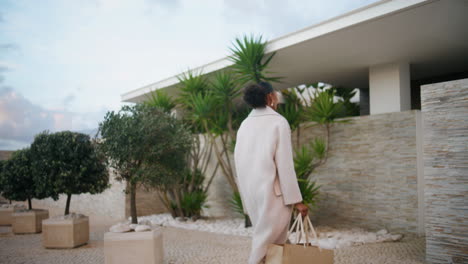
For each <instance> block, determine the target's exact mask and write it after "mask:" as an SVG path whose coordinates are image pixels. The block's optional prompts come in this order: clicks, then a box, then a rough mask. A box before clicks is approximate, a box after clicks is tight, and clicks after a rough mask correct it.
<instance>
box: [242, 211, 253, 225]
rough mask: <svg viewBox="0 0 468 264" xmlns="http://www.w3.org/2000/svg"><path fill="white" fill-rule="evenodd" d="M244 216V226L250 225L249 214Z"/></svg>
mask: <svg viewBox="0 0 468 264" xmlns="http://www.w3.org/2000/svg"><path fill="white" fill-rule="evenodd" d="M244 218H245V227H251V226H252V222H251V221H250V217H249V215H246V214H245V215H244Z"/></svg>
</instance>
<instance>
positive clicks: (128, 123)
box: [99, 105, 191, 264]
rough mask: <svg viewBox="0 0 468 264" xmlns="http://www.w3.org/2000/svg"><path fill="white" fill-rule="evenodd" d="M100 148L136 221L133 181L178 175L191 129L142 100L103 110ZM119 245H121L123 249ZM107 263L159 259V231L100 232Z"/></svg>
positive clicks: (155, 182) (173, 179) (165, 180)
mask: <svg viewBox="0 0 468 264" xmlns="http://www.w3.org/2000/svg"><path fill="white" fill-rule="evenodd" d="M99 132H100V134H101V136H102V140H101V142H100V144H99V146H100V149H101V150H102V152H103V153H105V154H106V156H107V158H108V159H107V160H108V162H109V163H110V166H111V167H112V168H114V169H115V170H116V171H117V172H118V175H119V176H118V178H117V179H118V180H121V181H126V183H127V191H129V192H130V197H131V203H130V206H131V222H132V223H133V224H137V223H138V219H137V208H136V188H137V185H143V186H146V187H154V186H160V185H162V184H165V185H166V186H167V185H170V184H171V183H177V182H178V181H179V178H180V177H183V175H184V170H185V169H186V159H185V158H186V153H188V152H189V151H190V146H191V134H190V131H188V130H187V129H186V128H185V126H184V125H183V124H182V123H181V122H180V121H179V120H177V119H176V118H175V117H173V116H171V115H170V114H168V113H165V112H163V111H161V110H159V109H157V108H154V107H148V106H145V105H135V106H124V107H123V108H122V109H121V110H120V111H119V112H113V111H112V112H108V113H107V114H106V116H105V118H104V121H103V122H102V123H100V124H99ZM123 249H124V250H123ZM104 254H105V259H106V263H113V264H115V263H143V262H144V263H162V259H163V247H162V234H161V233H160V232H159V231H157V230H152V231H151V232H130V233H114V232H109V233H106V234H105V235H104Z"/></svg>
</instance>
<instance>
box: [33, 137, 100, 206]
mask: <svg viewBox="0 0 468 264" xmlns="http://www.w3.org/2000/svg"><path fill="white" fill-rule="evenodd" d="M31 150H32V152H33V153H34V155H35V157H36V158H35V159H34V162H35V166H34V167H35V169H36V170H37V171H36V172H35V173H36V177H37V178H38V179H39V180H38V184H40V186H39V188H40V189H42V190H44V192H45V193H46V194H47V195H48V196H51V197H52V198H53V199H54V200H57V199H58V195H59V194H65V195H66V196H67V202H66V206H65V215H67V214H69V213H70V201H71V197H72V195H73V194H81V193H91V194H97V193H101V192H103V191H104V190H105V189H106V188H108V187H109V173H108V170H107V167H106V163H105V159H104V157H103V156H102V155H100V154H99V152H98V151H97V149H96V147H95V143H93V142H92V141H91V140H90V137H89V136H88V135H86V134H82V133H76V132H71V131H63V132H57V133H52V134H51V133H49V132H43V133H41V134H39V135H37V136H36V137H35V139H34V142H33V143H32V144H31Z"/></svg>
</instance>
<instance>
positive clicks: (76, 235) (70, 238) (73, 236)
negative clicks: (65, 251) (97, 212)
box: [42, 216, 89, 248]
mask: <svg viewBox="0 0 468 264" xmlns="http://www.w3.org/2000/svg"><path fill="white" fill-rule="evenodd" d="M88 241H89V218H88V217H87V216H85V217H81V218H76V219H75V218H71V219H47V220H44V221H43V222H42V245H43V246H44V247H45V248H75V247H78V246H81V245H84V244H86V243H88Z"/></svg>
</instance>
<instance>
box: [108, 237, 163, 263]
mask: <svg viewBox="0 0 468 264" xmlns="http://www.w3.org/2000/svg"><path fill="white" fill-rule="evenodd" d="M104 257H105V264H127V263H141V264H160V263H163V258H164V251H163V235H162V232H161V231H160V230H153V231H146V232H129V233H111V232H108V233H105V234H104Z"/></svg>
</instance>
